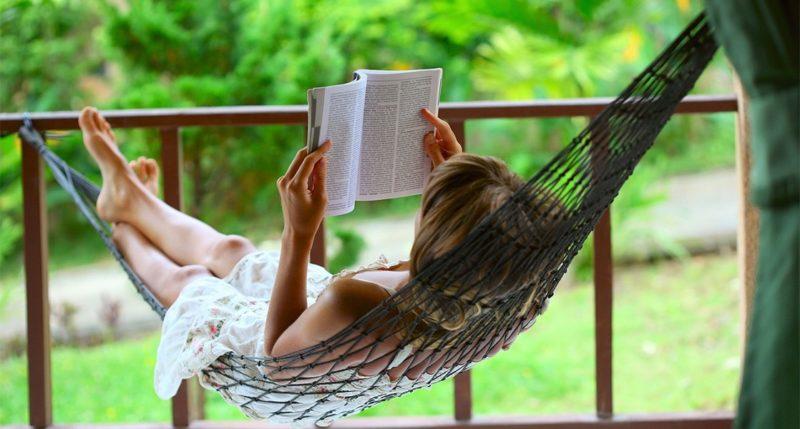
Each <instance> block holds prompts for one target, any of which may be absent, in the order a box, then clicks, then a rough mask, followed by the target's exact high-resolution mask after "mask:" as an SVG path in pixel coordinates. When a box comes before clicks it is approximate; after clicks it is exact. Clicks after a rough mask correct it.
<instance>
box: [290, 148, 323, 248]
mask: <svg viewBox="0 0 800 429" xmlns="http://www.w3.org/2000/svg"><path fill="white" fill-rule="evenodd" d="M330 148H331V142H330V141H326V142H325V143H323V144H322V146H320V147H319V149H317V150H316V151H314V152H313V153H311V154H308V153H307V151H306V149H301V150H300V151H299V152H297V155H296V156H295V157H294V161H292V164H291V165H290V166H289V169H288V170H287V171H286V174H285V175H283V176H281V177H280V178H279V179H278V192H279V193H280V195H281V207H282V209H283V222H284V227H283V228H284V233H289V234H291V235H292V236H294V237H296V238H301V239H313V238H314V234H316V233H317V228H319V224H320V222H322V218H323V216H324V215H325V206H326V205H327V204H328V193H327V192H326V191H325V174H326V172H327V158H325V157H324V155H325V153H326V152H328V150H329V149H330Z"/></svg>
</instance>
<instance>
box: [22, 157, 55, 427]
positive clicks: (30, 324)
mask: <svg viewBox="0 0 800 429" xmlns="http://www.w3.org/2000/svg"><path fill="white" fill-rule="evenodd" d="M22 195H23V215H24V216H23V217H24V227H25V235H24V240H23V241H24V255H25V302H26V310H27V330H28V332H27V333H28V338H27V341H28V412H29V414H28V415H29V420H30V424H31V426H33V427H34V428H45V427H47V426H50V425H51V424H52V423H53V410H52V401H51V382H50V301H49V298H48V290H47V287H48V281H47V258H48V253H49V252H48V247H47V203H46V200H45V178H44V169H43V163H42V158H41V157H40V156H39V153H38V152H37V151H36V149H34V148H33V147H31V146H30V145H27V144H25V143H23V144H22Z"/></svg>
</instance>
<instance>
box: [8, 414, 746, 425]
mask: <svg viewBox="0 0 800 429" xmlns="http://www.w3.org/2000/svg"><path fill="white" fill-rule="evenodd" d="M732 426H733V413H731V412H694V413H692V412H689V413H664V414H637V415H616V416H614V418H612V419H609V420H605V419H599V418H598V417H597V416H594V415H580V414H579V415H559V416H493V417H482V418H475V419H473V420H472V421H469V422H459V421H456V420H453V419H449V418H444V417H434V416H431V417H361V418H347V419H343V420H340V421H336V422H334V423H333V424H332V425H331V426H330V427H331V429H368V428H369V429H598V428H603V429H730V428H731V427H732ZM18 428H19V429H22V428H26V427H25V426H0V429H18ZM104 428H126V429H168V428H169V425H167V424H164V423H149V424H148V423H133V424H125V423H113V424H112V423H109V424H96V425H95V424H68V425H56V426H53V429H104ZM191 428H192V429H278V428H281V429H287V428H289V425H278V424H271V423H267V422H262V421H255V420H241V421H205V420H203V421H197V422H194V423H192V426H191Z"/></svg>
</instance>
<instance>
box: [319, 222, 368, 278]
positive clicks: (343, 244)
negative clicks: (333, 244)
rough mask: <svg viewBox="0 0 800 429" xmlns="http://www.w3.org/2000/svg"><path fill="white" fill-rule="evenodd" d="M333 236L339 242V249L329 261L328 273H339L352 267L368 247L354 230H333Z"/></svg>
mask: <svg viewBox="0 0 800 429" xmlns="http://www.w3.org/2000/svg"><path fill="white" fill-rule="evenodd" d="M333 236H334V237H336V240H337V241H338V243H337V244H338V246H337V247H338V249H337V250H336V252H334V253H333V256H332V257H331V258H330V261H328V271H330V272H332V273H338V272H339V271H341V270H343V269H344V268H348V267H352V266H353V265H354V264H355V263H356V262H357V261H358V257H359V256H360V255H361V252H362V251H363V250H364V248H365V247H366V246H367V243H366V241H364V238H362V237H361V235H359V234H358V232H357V231H354V230H352V229H342V228H333Z"/></svg>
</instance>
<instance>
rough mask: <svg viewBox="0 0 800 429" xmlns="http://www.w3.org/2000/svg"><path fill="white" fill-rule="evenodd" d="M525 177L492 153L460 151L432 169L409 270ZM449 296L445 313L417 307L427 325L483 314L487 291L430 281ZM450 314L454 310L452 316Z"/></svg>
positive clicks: (443, 248) (454, 324) (456, 238)
mask: <svg viewBox="0 0 800 429" xmlns="http://www.w3.org/2000/svg"><path fill="white" fill-rule="evenodd" d="M524 183H525V182H524V181H523V180H522V178H521V177H519V176H518V175H517V174H515V173H513V172H511V171H510V170H509V169H508V166H506V164H505V163H504V162H503V161H501V160H499V159H497V158H494V157H490V156H479V155H473V154H465V153H462V154H459V155H456V156H453V157H452V158H450V159H449V160H447V162H445V163H443V164H441V165H439V166H438V167H437V168H436V170H434V171H433V173H431V176H430V179H429V181H428V183H427V185H426V186H425V189H424V191H423V193H422V205H421V208H420V223H419V225H418V227H417V233H416V237H415V239H414V244H413V246H412V248H411V258H410V261H409V262H410V274H411V277H415V276H416V275H417V274H419V273H420V272H421V271H422V270H423V269H424V268H425V267H426V266H427V265H428V264H430V263H431V262H433V261H434V260H435V259H436V258H438V257H441V256H442V255H444V254H445V253H447V252H448V251H450V250H451V249H453V248H454V247H456V246H457V245H458V244H459V243H461V242H462V241H463V240H464V238H466V236H467V235H468V234H469V233H470V232H471V231H472V230H473V229H474V228H475V227H476V226H477V225H478V224H479V223H480V222H481V220H483V218H484V217H486V216H487V215H488V214H490V213H492V212H493V211H494V210H496V209H497V208H498V207H500V206H501V205H502V204H503V203H505V202H506V200H508V198H509V197H511V195H512V194H514V192H516V191H517V190H518V189H519V188H520V187H522V186H523V185H524ZM431 286H433V287H436V289H437V291H438V293H440V294H442V295H444V296H446V297H447V298H448V304H447V306H448V309H447V310H448V311H447V313H448V315H445V314H444V312H443V311H432V312H431V311H430V310H428V311H421V310H422V309H409V310H411V311H412V312H413V313H419V312H422V313H424V314H425V315H424V317H423V319H424V320H425V321H426V322H427V324H428V325H429V326H430V325H435V326H437V327H438V328H441V329H444V330H445V331H454V330H458V329H460V328H462V327H463V326H464V325H465V324H466V321H467V320H468V319H470V318H471V317H474V316H476V315H478V314H480V313H481V310H482V307H483V306H484V305H485V301H487V300H489V299H491V297H489V296H486V297H482V298H479V299H476V296H475V294H476V292H475V291H474V290H473V291H472V292H468V293H463V292H459V289H460V285H459V284H446V285H438V284H437V285H431ZM452 315H456V316H455V317H453V316H452Z"/></svg>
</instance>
